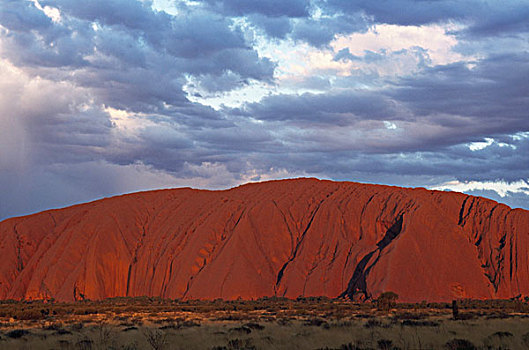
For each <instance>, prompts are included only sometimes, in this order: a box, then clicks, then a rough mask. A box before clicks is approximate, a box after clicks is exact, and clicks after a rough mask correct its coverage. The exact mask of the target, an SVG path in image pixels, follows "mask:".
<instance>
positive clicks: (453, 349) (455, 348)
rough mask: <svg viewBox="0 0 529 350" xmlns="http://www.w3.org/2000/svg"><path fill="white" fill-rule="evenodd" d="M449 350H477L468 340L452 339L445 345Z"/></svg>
mask: <svg viewBox="0 0 529 350" xmlns="http://www.w3.org/2000/svg"><path fill="white" fill-rule="evenodd" d="M445 349H447V350H477V348H476V346H475V345H474V344H472V342H471V341H469V340H466V339H457V338H456V339H452V340H450V341H448V342H447V343H446V344H445Z"/></svg>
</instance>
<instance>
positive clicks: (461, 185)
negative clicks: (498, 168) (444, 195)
mask: <svg viewBox="0 0 529 350" xmlns="http://www.w3.org/2000/svg"><path fill="white" fill-rule="evenodd" d="M431 189H432V190H440V191H445V190H451V191H456V192H469V191H494V192H496V193H497V194H498V195H499V196H500V197H506V196H507V195H509V193H523V194H526V195H529V182H527V181H526V180H518V181H515V182H505V181H464V182H461V181H457V180H454V181H448V182H445V183H443V184H440V185H438V186H433V187H431Z"/></svg>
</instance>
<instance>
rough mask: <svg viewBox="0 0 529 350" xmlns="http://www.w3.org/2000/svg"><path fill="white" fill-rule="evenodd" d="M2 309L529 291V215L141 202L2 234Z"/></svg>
mask: <svg viewBox="0 0 529 350" xmlns="http://www.w3.org/2000/svg"><path fill="white" fill-rule="evenodd" d="M0 257H1V258H0V260H1V263H0V298H1V299H8V298H11V299H41V298H55V299H56V300H64V301H71V300H79V299H84V298H86V299H101V298H105V297H114V296H143V295H149V296H161V297H164V298H187V299H213V298H224V299H233V298H238V297H242V298H245V299H249V298H258V297H262V296H274V295H275V296H286V297H290V298H295V297H298V296H328V297H339V296H342V297H350V298H359V299H365V298H374V297H376V296H377V295H379V294H380V293H382V292H384V291H393V292H396V293H397V294H398V295H399V296H400V298H399V300H401V301H411V302H416V301H422V300H428V301H443V300H451V299H453V298H466V297H471V298H507V297H513V296H517V295H519V294H522V295H528V294H529V211H525V210H521V209H515V210H512V209H510V208H509V207H507V206H505V205H502V204H498V203H496V202H494V201H491V200H488V199H484V198H479V197H472V196H467V195H464V194H460V193H453V192H450V193H448V192H439V191H428V190H425V189H408V188H398V187H390V186H380V185H366V184H358V183H351V182H332V181H321V180H316V179H295V180H281V181H271V182H264V183H257V184H248V185H244V186H240V187H237V188H234V189H230V190H226V191H204V190H193V189H189V188H181V189H174V190H160V191H151V192H141V193H134V194H129V195H124V196H119V197H113V198H108V199H103V200H99V201H95V202H91V203H87V204H82V205H76V206H73V207H69V208H65V209H59V210H50V211H45V212H42V213H38V214H34V215H30V216H26V217H20V218H12V219H8V220H5V221H3V222H1V223H0Z"/></svg>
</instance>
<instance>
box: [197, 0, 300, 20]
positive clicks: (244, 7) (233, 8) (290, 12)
mask: <svg viewBox="0 0 529 350" xmlns="http://www.w3.org/2000/svg"><path fill="white" fill-rule="evenodd" d="M204 2H205V3H207V4H209V5H210V6H212V7H213V8H215V9H217V10H218V11H221V12H223V13H226V14H230V15H234V16H244V15H251V14H260V15H264V16H267V17H282V16H285V17H307V16H309V10H310V1H309V0H291V1H283V0H269V1H259V0H204Z"/></svg>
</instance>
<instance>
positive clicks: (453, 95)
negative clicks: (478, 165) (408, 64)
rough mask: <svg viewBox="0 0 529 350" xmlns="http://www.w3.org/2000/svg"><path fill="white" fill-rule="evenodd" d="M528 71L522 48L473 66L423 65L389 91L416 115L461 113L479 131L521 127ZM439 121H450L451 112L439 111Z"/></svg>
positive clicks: (526, 123) (526, 125)
mask: <svg viewBox="0 0 529 350" xmlns="http://www.w3.org/2000/svg"><path fill="white" fill-rule="evenodd" d="M528 74H529V55H528V54H527V53H516V54H509V55H502V56H493V57H489V58H487V59H484V60H482V61H480V62H479V63H478V64H477V65H476V66H475V67H469V66H468V65H467V64H465V63H456V64H452V65H448V66H439V67H434V68H431V69H426V70H425V71H423V72H422V73H421V74H420V75H418V76H416V77H410V78H404V79H401V81H400V82H399V83H398V86H396V87H395V88H394V89H392V90H390V91H388V94H389V95H390V96H391V97H392V98H394V99H396V100H398V101H401V102H404V103H406V105H407V106H408V107H409V108H410V109H411V110H412V111H413V113H414V114H415V115H418V116H427V115H434V114H449V115H454V116H460V117H463V118H466V119H467V120H468V121H471V122H475V125H473V126H471V128H472V129H474V130H476V131H477V130H479V132H481V133H484V132H485V133H489V134H502V133H509V132H515V131H526V130H528V129H529V120H528V112H527V111H528V108H529V98H528V96H529V83H528V82H527V79H525V76H527V75H528ZM447 101H449V102H447ZM460 120H461V118H460ZM439 123H440V124H441V125H446V126H453V125H451V121H450V118H446V119H445V118H444V117H441V118H439Z"/></svg>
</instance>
